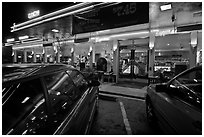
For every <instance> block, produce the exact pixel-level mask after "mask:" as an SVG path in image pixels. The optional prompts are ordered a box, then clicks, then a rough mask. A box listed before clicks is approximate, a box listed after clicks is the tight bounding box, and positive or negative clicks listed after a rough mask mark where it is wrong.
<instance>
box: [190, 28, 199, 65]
mask: <svg viewBox="0 0 204 137" xmlns="http://www.w3.org/2000/svg"><path fill="white" fill-rule="evenodd" d="M197 41H198V32H197V31H193V32H191V44H190V51H189V65H190V66H189V67H190V68H192V67H195V66H196V55H197V43H198V42H197Z"/></svg>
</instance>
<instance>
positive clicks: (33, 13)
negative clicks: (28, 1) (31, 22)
mask: <svg viewBox="0 0 204 137" xmlns="http://www.w3.org/2000/svg"><path fill="white" fill-rule="evenodd" d="M39 15H40V11H39V10H36V11H33V12H31V13H28V18H29V19H32V18H35V17H37V16H39Z"/></svg>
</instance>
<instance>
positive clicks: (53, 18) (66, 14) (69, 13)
mask: <svg viewBox="0 0 204 137" xmlns="http://www.w3.org/2000/svg"><path fill="white" fill-rule="evenodd" d="M92 8H94V6H93V5H91V6H89V7H86V8H82V9H79V10H76V11H72V12H68V13H65V14H62V15H58V16H55V17H52V18H48V19H44V18H42V17H41V19H42V21H39V22H36V23H33V24H30V25H26V26H23V27H21V28H18V29H15V27H17V25H16V26H15V27H13V30H11V32H14V31H18V30H22V29H25V28H28V27H32V26H35V25H39V24H42V23H45V22H48V21H51V20H55V19H59V18H62V17H66V16H69V15H72V14H75V13H78V12H81V11H84V10H88V9H92ZM39 18H40V17H39ZM43 19H44V20H43Z"/></svg>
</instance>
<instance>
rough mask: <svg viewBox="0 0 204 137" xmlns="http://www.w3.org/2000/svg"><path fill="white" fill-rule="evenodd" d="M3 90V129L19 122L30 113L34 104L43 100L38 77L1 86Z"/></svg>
mask: <svg viewBox="0 0 204 137" xmlns="http://www.w3.org/2000/svg"><path fill="white" fill-rule="evenodd" d="M3 92H4V93H3V107H2V112H3V117H2V121H3V131H6V130H8V129H10V128H11V127H12V126H13V125H15V124H16V123H18V122H21V121H22V120H23V118H25V116H26V115H28V114H29V113H31V111H32V110H33V107H35V104H37V103H38V102H39V101H40V100H44V98H43V89H42V86H41V82H40V80H39V79H36V80H32V81H28V82H25V83H19V84H16V85H12V86H8V87H3ZM41 105H42V104H41ZM43 105H44V103H43Z"/></svg>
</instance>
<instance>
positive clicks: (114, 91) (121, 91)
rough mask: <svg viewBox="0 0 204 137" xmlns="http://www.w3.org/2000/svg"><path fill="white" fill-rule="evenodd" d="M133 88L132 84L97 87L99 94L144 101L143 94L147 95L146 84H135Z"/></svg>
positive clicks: (107, 84) (112, 84) (106, 84)
mask: <svg viewBox="0 0 204 137" xmlns="http://www.w3.org/2000/svg"><path fill="white" fill-rule="evenodd" d="M134 85H135V87H134V86H132V84H128V82H126V84H124V83H122V84H120V83H119V84H118V83H108V82H104V83H101V85H100V87H99V93H100V94H110V95H118V96H126V97H131V98H138V99H145V94H146V93H147V91H146V89H147V84H144V83H143V84H142V86H138V85H141V84H140V83H135V84H134Z"/></svg>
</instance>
